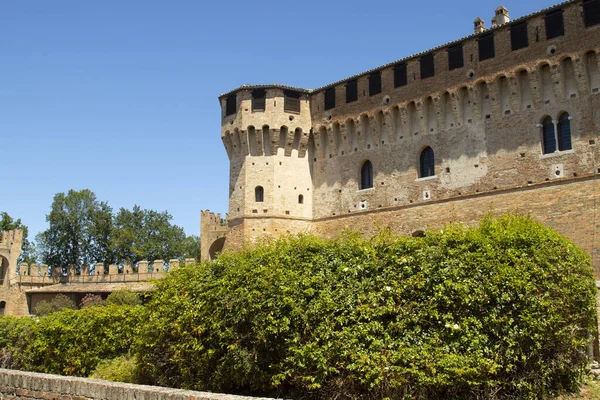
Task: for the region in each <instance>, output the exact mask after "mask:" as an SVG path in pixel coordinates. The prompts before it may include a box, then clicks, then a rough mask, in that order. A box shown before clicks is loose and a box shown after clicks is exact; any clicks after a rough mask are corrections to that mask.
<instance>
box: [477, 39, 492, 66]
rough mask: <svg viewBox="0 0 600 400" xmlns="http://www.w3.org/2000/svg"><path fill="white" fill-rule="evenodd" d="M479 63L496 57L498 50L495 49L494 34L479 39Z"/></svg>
mask: <svg viewBox="0 0 600 400" xmlns="http://www.w3.org/2000/svg"><path fill="white" fill-rule="evenodd" d="M478 45H479V61H483V60H487V59H490V58H494V57H496V49H495V48H494V34H493V33H489V34H487V35H483V36H480V37H479V40H478Z"/></svg>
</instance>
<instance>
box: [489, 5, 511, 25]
mask: <svg viewBox="0 0 600 400" xmlns="http://www.w3.org/2000/svg"><path fill="white" fill-rule="evenodd" d="M509 22H510V17H509V16H508V10H507V9H506V7H504V6H499V7H498V8H496V11H495V13H494V18H492V28H495V27H496V26H500V25H504V24H507V23H509Z"/></svg>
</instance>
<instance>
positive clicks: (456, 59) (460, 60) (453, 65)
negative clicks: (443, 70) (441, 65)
mask: <svg viewBox="0 0 600 400" xmlns="http://www.w3.org/2000/svg"><path fill="white" fill-rule="evenodd" d="M464 65H465V60H464V57H463V45H462V43H460V44H457V45H454V46H452V47H448V69H449V70H453V69H457V68H462V67H463V66H464Z"/></svg>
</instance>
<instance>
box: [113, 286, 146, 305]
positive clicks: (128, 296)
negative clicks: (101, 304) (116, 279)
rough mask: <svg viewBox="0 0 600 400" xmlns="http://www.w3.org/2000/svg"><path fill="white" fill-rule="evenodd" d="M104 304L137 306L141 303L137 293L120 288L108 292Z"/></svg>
mask: <svg viewBox="0 0 600 400" xmlns="http://www.w3.org/2000/svg"><path fill="white" fill-rule="evenodd" d="M106 304H114V305H117V306H137V305H140V304H142V301H141V299H140V297H139V295H138V294H137V293H134V292H132V291H130V290H126V289H121V290H117V291H116V292H112V293H111V294H109V295H108V297H107V298H106Z"/></svg>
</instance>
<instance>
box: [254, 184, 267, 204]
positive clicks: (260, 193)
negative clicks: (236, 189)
mask: <svg viewBox="0 0 600 400" xmlns="http://www.w3.org/2000/svg"><path fill="white" fill-rule="evenodd" d="M254 201H256V202H257V203H262V202H263V201H265V189H263V187H262V186H257V187H256V188H255V189H254Z"/></svg>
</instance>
